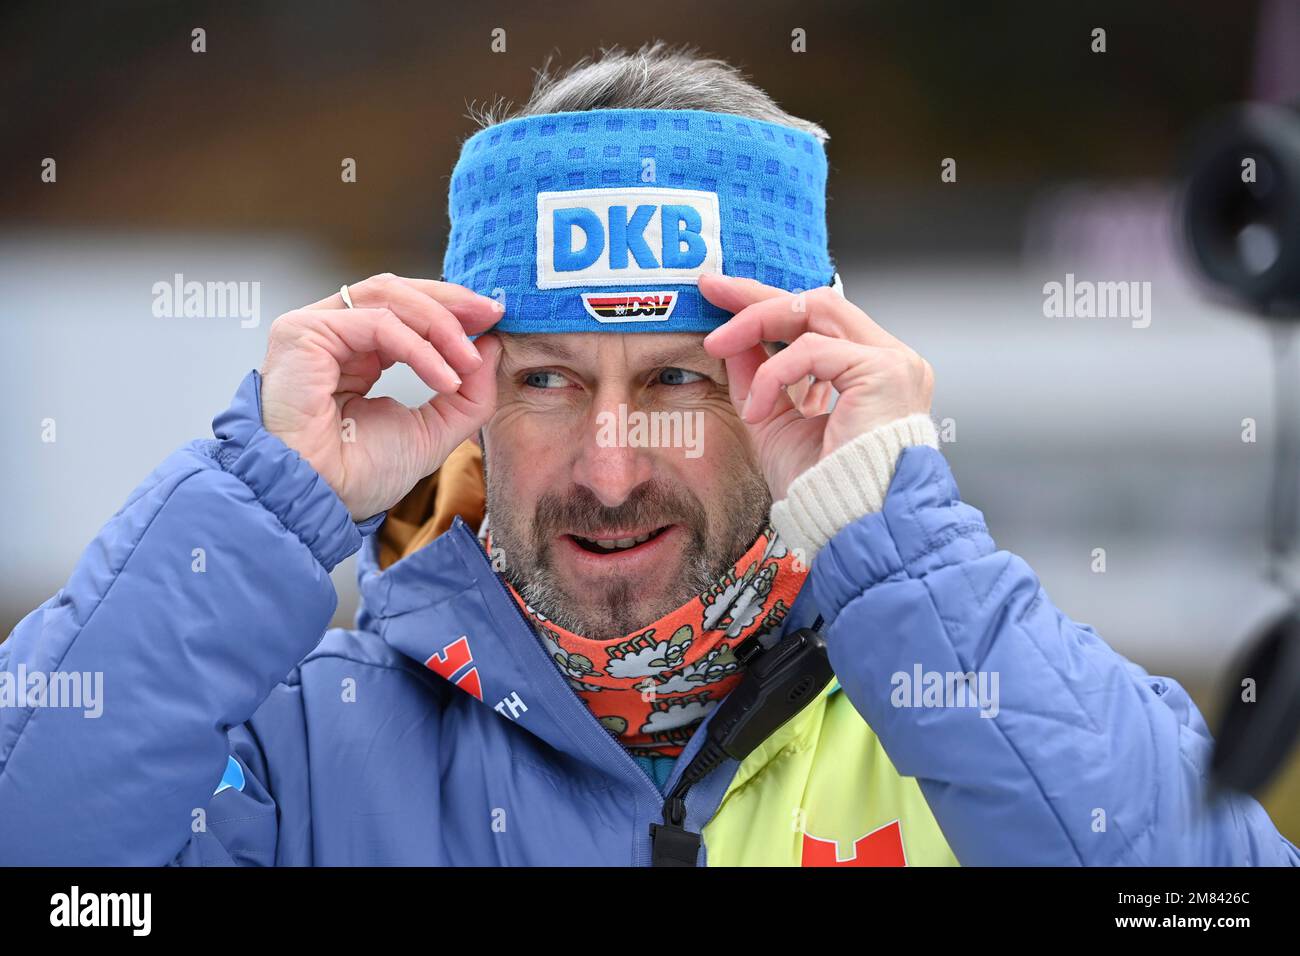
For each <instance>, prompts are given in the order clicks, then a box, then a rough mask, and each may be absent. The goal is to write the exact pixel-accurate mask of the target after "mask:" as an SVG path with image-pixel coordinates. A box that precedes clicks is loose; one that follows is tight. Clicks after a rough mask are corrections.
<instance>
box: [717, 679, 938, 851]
mask: <svg viewBox="0 0 1300 956" xmlns="http://www.w3.org/2000/svg"><path fill="white" fill-rule="evenodd" d="M703 836H704V846H705V848H706V850H707V854H708V863H709V865H710V866H957V865H958V863H957V858H956V857H955V856H954V855H953V852H952V850H951V849H950V848H949V847H948V842H947V841H946V840H945V839H944V836H943V833H942V832H941V831H940V830H939V824H938V823H937V822H935V819H934V815H933V814H931V812H930V807H929V805H928V804H927V803H926V802H925V798H924V797H923V796H922V794H921V788H920V787H919V786H918V785H917V782H916V779H915V778H914V777H903V776H900V775H899V773H898V771H897V770H895V769H894V765H893V763H892V762H891V761H890V759H889V757H888V756H886V755H885V750H884V748H883V747H882V746H881V745H880V741H879V739H877V737H876V735H875V733H874V732H873V731H872V730H871V728H870V727H868V726H867V723H866V721H864V720H863V719H862V716H861V715H860V714H859V713H858V712H857V710H856V709H855V708H854V707H853V704H852V703H851V702H850V701H849V699H848V697H847V696H846V695H845V694H843V693H841V692H840V687H839V683H838V682H832V683H831V685H830V686H829V687H828V688H827V689H826V690H825V691H823V692H822V694H821V695H820V696H819V697H818V699H817V700H815V701H813V702H812V703H811V704H809V705H808V706H807V707H805V708H804V709H803V710H802V711H801V712H800V713H799V715H798V716H797V717H795V718H794V719H793V720H791V721H790V722H789V723H787V724H786V725H785V726H783V727H782V728H781V729H780V730H778V731H777V732H776V733H775V734H773V735H772V736H771V737H769V738H768V739H767V740H766V741H764V742H763V745H762V746H761V747H759V748H758V749H757V750H755V751H754V752H753V753H751V754H750V755H749V756H748V757H746V758H745V760H744V761H743V762H742V763H741V765H740V768H739V769H738V770H737V771H736V775H735V777H734V778H733V779H732V781H731V785H730V786H729V787H728V788H727V792H726V793H725V794H724V795H723V798H722V803H721V804H720V805H719V807H718V810H717V812H716V813H715V814H714V815H713V818H712V819H711V820H710V821H709V822H708V824H706V825H705V827H704V834H703Z"/></svg>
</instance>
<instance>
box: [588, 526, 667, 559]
mask: <svg viewBox="0 0 1300 956" xmlns="http://www.w3.org/2000/svg"><path fill="white" fill-rule="evenodd" d="M671 527H673V526H672V525H663V526H661V527H658V528H652V529H650V530H648V531H644V530H643V531H629V530H624V529H615V530H608V531H601V532H599V533H598V534H595V535H592V536H589V537H588V536H584V535H577V534H566V535H564V537H565V538H568V539H569V540H570V541H572V542H573V543H574V544H575V545H577V546H578V547H579V548H581V549H582V550H583V551H586V552H587V553H589V554H600V555H606V554H625V553H627V552H630V551H635V550H637V549H638V548H641V547H642V546H644V545H647V544H649V543H651V542H653V541H655V540H656V539H657V538H658V537H659V536H660V535H661V534H663V533H664V532H665V531H667V530H668V529H670V528H671Z"/></svg>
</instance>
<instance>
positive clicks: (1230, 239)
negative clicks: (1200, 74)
mask: <svg viewBox="0 0 1300 956" xmlns="http://www.w3.org/2000/svg"><path fill="white" fill-rule="evenodd" d="M1182 223H1183V230H1184V234H1185V238H1186V241H1187V244H1188V246H1189V251H1190V253H1191V255H1192V258H1193V260H1194V262H1195V264H1196V266H1197V267H1198V269H1199V270H1200V272H1201V273H1202V274H1203V275H1204V276H1205V278H1206V279H1208V280H1209V282H1210V283H1211V284H1213V285H1214V286H1216V287H1218V288H1219V289H1220V291H1222V292H1224V293H1226V294H1228V295H1230V296H1231V297H1233V298H1235V299H1237V300H1238V301H1239V302H1241V304H1243V305H1246V306H1247V307H1248V308H1250V309H1251V311H1253V312H1256V313H1258V314H1261V315H1265V316H1270V317H1277V318H1300V111H1298V110H1296V109H1294V108H1289V107H1285V106H1275V105H1270V104H1260V103H1253V104H1249V105H1246V106H1238V107H1235V108H1233V109H1232V110H1230V111H1229V112H1228V113H1226V114H1224V115H1222V116H1220V117H1219V118H1217V119H1216V120H1214V121H1212V122H1211V123H1210V124H1209V125H1208V126H1207V127H1206V128H1205V129H1203V130H1202V132H1201V134H1200V135H1199V137H1198V138H1197V140H1196V142H1195V145H1194V147H1193V149H1192V153H1191V162H1190V164H1189V167H1188V173H1187V176H1186V178H1185V187H1184V191H1183V196H1182Z"/></svg>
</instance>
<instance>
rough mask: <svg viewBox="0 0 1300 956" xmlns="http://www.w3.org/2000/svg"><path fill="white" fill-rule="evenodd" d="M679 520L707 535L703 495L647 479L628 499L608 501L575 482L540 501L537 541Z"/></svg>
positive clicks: (534, 523) (678, 522) (691, 528)
mask: <svg viewBox="0 0 1300 956" xmlns="http://www.w3.org/2000/svg"><path fill="white" fill-rule="evenodd" d="M670 524H677V525H682V526H683V527H685V528H687V529H689V530H691V531H692V532H693V533H694V535H695V536H696V538H697V539H699V540H701V541H702V540H703V539H704V529H705V528H706V527H707V524H708V518H707V513H706V512H705V510H704V505H703V503H702V502H701V501H700V499H699V498H696V497H695V496H694V495H693V494H691V493H690V492H689V491H686V490H685V489H675V488H672V487H669V486H668V485H666V484H663V483H661V482H646V483H645V484H641V485H638V486H637V487H636V488H634V489H632V492H631V493H630V494H629V495H628V497H627V500H626V501H624V502H622V503H621V504H618V505H615V506H613V507H610V506H607V505H604V504H602V503H601V501H600V499H599V498H597V497H596V495H595V493H594V492H593V491H592V490H591V489H590V488H584V487H582V486H580V485H575V486H574V487H573V488H572V489H570V490H569V491H568V492H566V493H551V494H546V495H543V496H542V497H541V498H539V499H538V501H537V510H536V515H535V519H534V522H533V528H534V533H535V535H536V539H537V543H538V544H542V543H543V542H545V541H547V540H549V539H550V538H553V537H555V536H556V535H557V534H560V533H566V534H577V535H581V536H582V537H588V536H590V535H593V534H596V533H598V532H600V531H601V530H603V529H605V528H641V527H647V528H660V527H663V526H665V525H670Z"/></svg>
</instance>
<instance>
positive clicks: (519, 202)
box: [443, 110, 834, 332]
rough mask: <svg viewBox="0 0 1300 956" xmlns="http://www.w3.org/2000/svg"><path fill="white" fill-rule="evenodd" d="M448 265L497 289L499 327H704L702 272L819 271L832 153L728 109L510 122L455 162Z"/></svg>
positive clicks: (475, 139) (449, 275)
mask: <svg viewBox="0 0 1300 956" xmlns="http://www.w3.org/2000/svg"><path fill="white" fill-rule="evenodd" d="M449 205H450V214H451V238H450V239H449V240H448V243H447V254H446V257H445V259H444V261H443V278H444V279H446V280H447V281H448V282H455V283H458V284H460V285H464V286H468V287H469V288H471V289H473V290H474V291H475V292H479V293H482V294H483V295H488V296H493V297H496V298H500V297H501V295H502V294H503V293H504V297H505V298H504V302H505V307H506V313H505V315H504V316H503V317H502V319H501V321H500V322H499V323H498V324H497V326H496V328H498V329H499V330H501V331H503V332H599V331H604V332H705V331H709V330H711V329H713V328H715V327H717V326H718V325H720V324H721V323H722V322H724V321H726V319H727V318H728V317H729V313H726V312H724V311H722V310H721V309H719V308H717V307H716V306H714V305H712V304H711V303H709V302H707V301H705V299H704V298H703V297H701V296H700V294H699V289H698V288H697V282H698V279H699V277H700V276H701V275H703V274H706V273H711V272H722V273H725V274H726V275H732V276H748V277H750V278H752V279H758V280H759V281H760V282H763V283H765V284H767V285H772V286H777V287H779V288H782V289H788V290H790V291H797V290H801V289H812V288H815V287H817V286H822V285H827V284H829V283H830V281H831V277H832V275H833V272H834V269H833V267H832V265H831V260H830V254H829V252H828V251H827V245H826V152H825V150H824V149H823V147H822V145H821V143H819V142H818V141H817V139H816V138H815V137H813V136H811V135H809V134H808V133H804V132H802V131H800V130H796V129H792V128H790V127H787V126H779V125H777V124H775V123H766V122H762V121H760V120H752V119H746V118H744V117H740V116H732V115H730V114H726V113H706V112H702V111H698V110H596V111H593V112H587V113H553V114H549V115H544V116H527V117H522V118H519V119H513V120H508V121H507V122H505V123H501V124H499V125H497V126H491V127H488V128H487V129H485V130H482V131H480V132H479V133H476V134H475V135H474V136H472V137H470V138H469V139H468V140H466V142H465V145H464V148H463V149H462V150H461V154H460V160H459V161H458V162H457V163H456V168H455V169H454V170H453V171H452V174H451V191H450V201H449Z"/></svg>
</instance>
